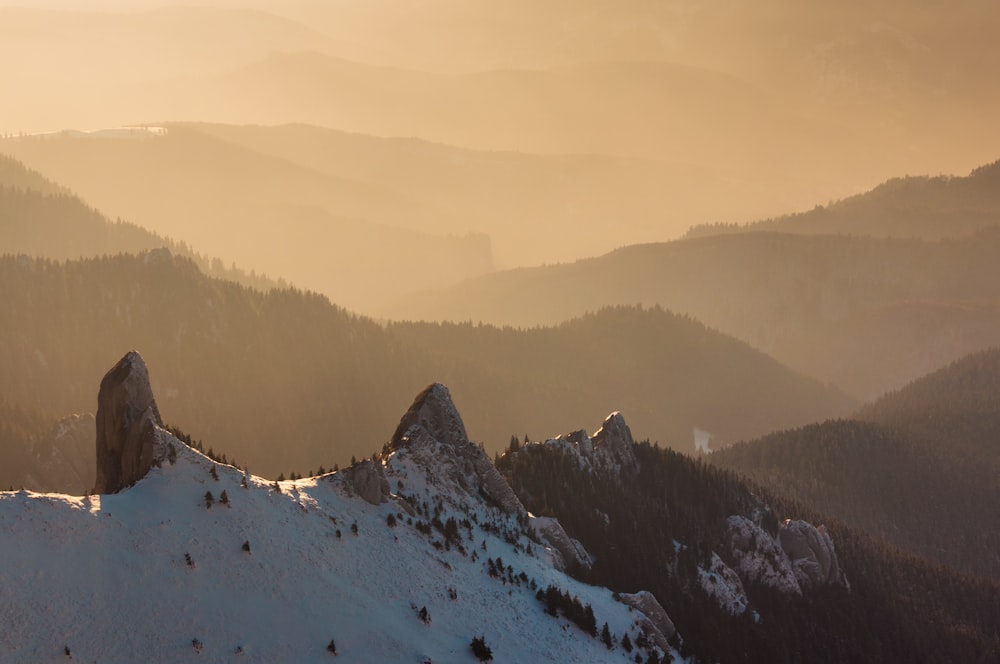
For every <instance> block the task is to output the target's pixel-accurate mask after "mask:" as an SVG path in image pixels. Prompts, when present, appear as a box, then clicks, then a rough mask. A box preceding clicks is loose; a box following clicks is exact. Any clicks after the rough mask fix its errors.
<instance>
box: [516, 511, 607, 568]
mask: <svg viewBox="0 0 1000 664" xmlns="http://www.w3.org/2000/svg"><path fill="white" fill-rule="evenodd" d="M531 527H532V528H533V529H534V531H535V534H536V535H537V536H538V538H539V539H541V540H542V542H544V543H545V544H548V545H549V546H550V547H552V549H553V551H554V552H555V553H557V554H558V557H557V559H556V561H555V565H556V568H558V569H560V570H562V571H565V570H566V569H567V566H576V567H578V568H579V569H583V570H590V568H591V567H593V566H594V559H593V557H592V556H591V555H590V553H588V552H587V550H586V549H585V548H584V546H583V544H581V543H580V542H578V541H577V540H575V539H573V538H572V537H570V536H569V535H568V534H567V533H566V530H565V529H564V528H563V527H562V524H561V523H559V521H558V520H557V519H554V518H552V517H543V516H539V517H535V518H533V519H532V520H531Z"/></svg>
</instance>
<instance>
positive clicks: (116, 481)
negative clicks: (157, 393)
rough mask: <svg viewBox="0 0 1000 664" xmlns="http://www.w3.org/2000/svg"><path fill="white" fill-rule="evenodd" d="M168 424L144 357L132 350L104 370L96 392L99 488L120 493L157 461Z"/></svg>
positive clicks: (97, 490) (104, 491)
mask: <svg viewBox="0 0 1000 664" xmlns="http://www.w3.org/2000/svg"><path fill="white" fill-rule="evenodd" d="M161 426H163V421H162V420H161V419H160V411H159V409H157V407H156V400H155V399H154V398H153V389H152V388H151V387H150V385H149V370H148V369H147V368H146V363H145V362H144V361H143V359H142V356H141V355H139V353H138V352H136V351H130V352H129V353H128V354H126V355H125V357H123V358H122V359H121V360H119V361H118V363H117V364H116V365H115V366H114V367H113V368H112V369H111V370H110V371H108V373H107V374H105V376H104V378H103V379H102V380H101V388H100V391H99V392H98V395H97V482H96V484H95V486H94V492H95V493H116V492H118V491H120V490H122V489H124V488H125V487H128V486H131V485H133V484H135V483H136V482H138V481H139V480H140V479H142V478H143V477H144V476H145V475H146V473H147V472H149V469H150V468H151V467H152V465H153V460H154V451H155V450H154V448H155V446H156V441H157V434H156V429H157V427H161Z"/></svg>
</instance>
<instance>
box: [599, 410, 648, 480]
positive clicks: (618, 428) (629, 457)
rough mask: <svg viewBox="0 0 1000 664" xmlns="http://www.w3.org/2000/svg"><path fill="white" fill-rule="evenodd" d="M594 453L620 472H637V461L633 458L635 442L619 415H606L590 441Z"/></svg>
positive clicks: (630, 431)
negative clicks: (615, 466)
mask: <svg viewBox="0 0 1000 664" xmlns="http://www.w3.org/2000/svg"><path fill="white" fill-rule="evenodd" d="M591 440H592V441H593V444H594V453H595V454H597V455H600V456H603V457H605V458H606V459H607V460H608V461H610V462H611V463H613V464H615V465H617V466H618V467H619V468H620V469H622V470H637V469H638V468H639V461H638V460H637V459H636V457H635V442H634V441H633V440H632V430H631V429H629V428H628V424H626V423H625V417H624V416H622V414H621V413H618V412H614V413H611V414H610V415H608V417H607V419H605V420H604V424H602V425H601V428H600V429H598V430H597V433H595V434H594V436H593V438H592V439H591Z"/></svg>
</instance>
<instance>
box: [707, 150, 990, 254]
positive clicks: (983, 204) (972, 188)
mask: <svg viewBox="0 0 1000 664" xmlns="http://www.w3.org/2000/svg"><path fill="white" fill-rule="evenodd" d="M998 192H1000V161H996V162H993V163H992V164H987V165H985V166H980V167H979V168H976V169H975V170H973V171H972V172H971V173H970V174H969V175H967V176H958V177H954V176H943V175H942V176H937V177H928V176H923V177H903V178H893V179H892V180H889V181H887V182H884V183H882V184H880V185H879V186H877V187H875V188H874V189H872V190H871V191H869V192H866V193H863V194H858V195H856V196H851V197H849V198H845V199H843V200H839V201H835V202H833V203H831V204H829V205H827V206H822V205H818V206H816V207H815V208H813V209H812V210H811V211H809V212H801V213H798V214H790V215H786V216H783V217H778V218H775V219H766V220H763V221H757V222H754V223H750V224H745V225H738V224H717V225H707V226H696V227H693V228H692V229H691V230H690V231H689V232H688V237H698V236H703V235H717V234H719V233H738V232H757V231H769V232H779V233H804V234H812V235H831V234H840V235H864V236H869V237H902V238H921V239H924V240H940V239H943V238H948V237H959V236H963V235H973V234H975V233H976V232H977V231H980V230H982V229H984V228H994V227H996V226H998V225H1000V193H998Z"/></svg>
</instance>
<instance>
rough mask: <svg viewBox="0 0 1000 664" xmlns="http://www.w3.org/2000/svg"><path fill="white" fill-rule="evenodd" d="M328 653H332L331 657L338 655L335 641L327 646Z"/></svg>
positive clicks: (331, 641)
mask: <svg viewBox="0 0 1000 664" xmlns="http://www.w3.org/2000/svg"><path fill="white" fill-rule="evenodd" d="M326 651H327V652H328V653H330V654H331V655H336V654H337V642H336V641H334V640H333V639H330V643H328V644H327V645H326Z"/></svg>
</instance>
